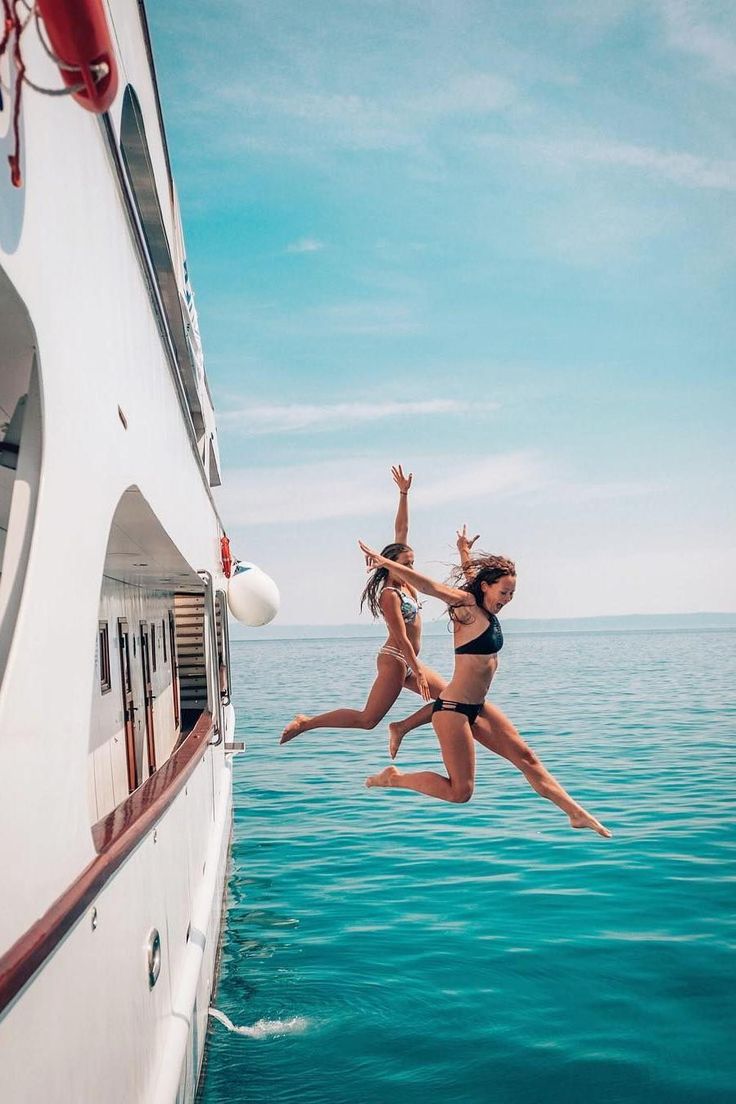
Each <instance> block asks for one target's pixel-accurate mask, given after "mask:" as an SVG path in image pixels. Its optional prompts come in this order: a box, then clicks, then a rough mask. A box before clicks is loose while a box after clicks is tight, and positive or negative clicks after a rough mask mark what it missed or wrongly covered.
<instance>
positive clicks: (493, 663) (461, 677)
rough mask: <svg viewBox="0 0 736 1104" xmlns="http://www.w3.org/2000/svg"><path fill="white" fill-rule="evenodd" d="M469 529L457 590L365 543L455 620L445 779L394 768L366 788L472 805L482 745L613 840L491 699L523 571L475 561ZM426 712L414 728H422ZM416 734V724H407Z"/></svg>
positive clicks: (371, 561)
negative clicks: (507, 615)
mask: <svg viewBox="0 0 736 1104" xmlns="http://www.w3.org/2000/svg"><path fill="white" fill-rule="evenodd" d="M472 543H474V542H472V541H468V538H467V534H466V530H465V528H464V527H463V530H462V533H458V549H459V550H460V557H461V563H460V567H459V568H457V569H456V571H455V576H454V581H455V582H456V583H457V584H458V585H456V586H447V585H445V584H444V583H437V582H435V581H434V580H433V579H430V578H428V577H427V576H426V575H420V574H419V573H418V572H416V571H414V570H413V569H412V567H411V566H410V565H408V564H406V563H401V562H396V563H391V562H390V561H389V560H387V559H386V557H385V556H383V555H382V554H381V553H379V552H376V551H374V549H372V548H370V547H369V546H368V545H366V544H364V543H363V542H362V541H359V542H358V544H359V545H360V548H361V549H362V551H363V553H364V554H365V557H366V562H367V564H368V569H369V571H373V572H375V570H376V569H377V568H378V569H380V568H386V569H390V571H391V574H392V576H393V578H395V579H397V580H398V581H399V583H403V584H404V585H405V586H410V587H412V589H413V590H414V591H420V592H421V593H423V594H428V595H430V596H431V597H433V598H439V599H440V601H442V602H445V603H446V605H447V607H448V612H449V614H450V618H451V620H452V627H453V632H454V638H455V640H454V642H455V669H454V671H453V675H452V678H451V680H450V682H449V683H448V685H447V686H445V687H444V688H443V689H442V690H441V691H440V693H439V694H438V695H437V697H436V699H435V702H434V705H433V706H432V724H433V726H434V730H435V733H436V735H437V739H438V740H439V744H440V749H441V751H442V759H443V761H444V764H445V770H446V771H447V773H446V774H445V775H441V774H437V773H436V772H435V771H414V772H408V773H402V772H401V771H399V770H398V768H397V767H394V766H389V767H386V768H385V769H384V770H382V771H380V772H379V773H378V774H374V775H371V777H370V778H367V779H366V785H367V786H369V787H371V786H380V787H389V788H397V789H405V790H415V791H416V792H418V793H422V794H426V795H427V796H429V797H437V798H439V799H440V800H442V801H452V802H465V801H470V798H471V797H472V796H473V788H474V785H475V743H474V741H476V740H477V741H478V742H479V743H481V744H483V745H484V746H485V747H487V748H488V749H489V750H490V751H494V752H495V753H496V754H498V755H502V756H503V757H504V758H507V759H509V760H510V761H511V762H512V763H513V764H514V766H516V767H517V768H518V769H519V770H520V771H521V772H522V773H523V774H524V776H525V777H526V779H527V781H528V782H529V783H530V785H531V786H532V787H533V788H534V789H535V790H536V791H537V793H539V794H540V795H541V796H542V797H546V798H547V799H548V800H550V801H552V802H553V803H554V804H555V805H557V806H558V807H559V808H560V809H562V810H563V812H565V813H566V814H567V816H568V818H569V820H570V824H571V825H572V827H573V828H589V829H591V830H592V831H593V832H597V833H598V835H600V836H604V837H606V838H608V837H610V835H611V833H610V832H609V831H608V829H607V828H605V827H604V826H603V825H602V824H601V823H600V821H598V820H596V818H595V817H594V816H592V815H591V814H590V813H589V812H587V811H586V810H585V809H584V808H583V807H582V806H581V805H578V803H577V802H576V801H574V800H573V798H571V797H570V795H569V794H568V793H567V792H566V791H565V790H564V789H563V788H562V786H560V784H559V783H558V782H557V781H556V780H555V779H554V778H553V776H552V775H551V774H550V773H549V771H548V770H546V768H545V767H544V765H543V764H542V762H541V761H540V760H539V759H538V757H537V756H536V755H535V754H534V752H533V751H532V750H531V748H529V747H528V746H527V745H526V744H525V743H524V741H523V740H522V739H521V737H520V736H519V733H518V732H517V731H516V729H515V728H514V727H513V725H512V724H511V723H510V721H508V720H507V718H506V717H504V715H503V713H501V711H500V709H497V708H496V707H495V706H491V705H489V704H488V703H487V702H486V701H485V697H486V694H487V693H488V690H489V687H490V685H491V680H492V679H493V676H494V674H495V672H496V668H497V666H498V653H499V652H500V650H501V648H502V647H503V634H502V632H501V626H500V624H499V621H498V617H497V616H496V615H497V614H498V613H500V611H501V610H502V609H503V608H504V606H506V605H507V604H508V603H509V602H510V601H511V599H512V598H513V597H514V591H515V589H516V568H515V566H514V564H513V563H512V561H511V560H507V559H506V558H505V557H503V556H484V555H479V556H476V557H471V555H470V547H471V546H472ZM422 713H423V711H420V714H418V715H417V716H416V717H415V718H413V723H412V727H416V725H417V724H421V723H423V722H422V719H421V714H422ZM404 731H408V726H406V725H405V726H404Z"/></svg>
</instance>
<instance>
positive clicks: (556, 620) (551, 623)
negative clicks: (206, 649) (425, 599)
mask: <svg viewBox="0 0 736 1104" xmlns="http://www.w3.org/2000/svg"><path fill="white" fill-rule="evenodd" d="M657 629H659V630H661V631H667V630H673V631H674V630H676V629H684V630H686V629H690V630H695V629H736V613H649V614H647V613H631V614H624V615H610V616H605V617H551V618H518V617H517V618H515V617H507V618H504V620H503V630H504V632H505V633H509V634H510V635H511V634H513V633H562V632H571V633H572V632H647V631H649V632H651V631H653V630H657ZM446 632H447V622H446V620H445V619H444V618H442V619H440V620H437V621H429V620H425V622H424V633H425V635H429V636H437V635H438V634H440V633H446ZM230 635H231V638H232V639H233V640H317V639H322V640H325V639H331V638H335V637H358V638H360V637H380V636H385V630H384V629H383V628H382V626H381V624H380V623H379V622H375V623H372V624H365V625H359V624H348V625H280V624H279V623H278V621H276V623H275V624H273V625H264V626H263V628H260V629H246V628H244V627H243V626H242V625H236V624H232V625H231V628H230Z"/></svg>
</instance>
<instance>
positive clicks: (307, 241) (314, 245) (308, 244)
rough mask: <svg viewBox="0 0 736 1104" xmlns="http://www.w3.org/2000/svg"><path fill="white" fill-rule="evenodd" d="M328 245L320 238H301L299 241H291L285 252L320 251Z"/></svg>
mask: <svg viewBox="0 0 736 1104" xmlns="http://www.w3.org/2000/svg"><path fill="white" fill-rule="evenodd" d="M326 248H327V247H326V245H325V243H324V242H323V241H320V240H319V238H299V239H298V240H297V241H293V242H291V243H290V244H289V245H287V247H286V249H285V250H284V252H285V253H319V251H320V250H321V249H326Z"/></svg>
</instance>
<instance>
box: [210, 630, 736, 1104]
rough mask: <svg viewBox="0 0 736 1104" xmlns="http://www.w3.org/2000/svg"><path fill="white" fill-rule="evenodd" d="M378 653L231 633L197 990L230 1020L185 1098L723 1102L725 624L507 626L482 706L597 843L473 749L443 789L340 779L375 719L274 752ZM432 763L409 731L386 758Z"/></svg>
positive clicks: (727, 746) (443, 644)
mask: <svg viewBox="0 0 736 1104" xmlns="http://www.w3.org/2000/svg"><path fill="white" fill-rule="evenodd" d="M379 643H380V641H378V640H376V641H373V640H364V639H357V640H356V639H348V640H300V641H263V642H259V643H237V644H234V645H233V667H234V675H235V683H236V687H235V705H236V708H237V710H238V724H239V728H240V730H241V734H242V735H243V736H244V737H245V738H246V739H247V742H248V750H247V754H245V755H242V756H240V757H239V758H238V759H237V760H236V765H235V793H234V800H235V812H234V828H233V848H232V870H231V878H230V886H229V891H228V898H227V919H226V929H225V935H224V943H223V950H222V961H221V973H220V981H219V987H218V991H217V997H216V1004H217V1006H218V1007H219V1008H220V1009H221V1010H222V1011H223V1012H225V1013H226V1014H227V1015H228V1016H229V1017H230V1019H231V1020H232V1021H233V1022H234V1023H236V1024H239V1025H248V1026H251V1027H253V1029H254V1030H253V1033H252V1035H251V1036H242V1035H236V1034H232V1033H230V1032H228V1031H227V1030H226V1029H225V1028H224V1027H223V1026H222V1025H221V1024H219V1023H216V1022H213V1023H212V1026H211V1029H210V1033H209V1048H208V1056H207V1063H206V1072H205V1079H204V1083H203V1087H202V1092H201V1101H202V1102H203V1104H215V1102H218V1104H220V1102H222V1104H237V1102H240V1101H243V1102H246V1101H252V1102H258V1104H260V1102H266V1101H268V1102H271V1104H286V1102H291V1101H294V1102H296V1101H299V1102H302V1104H312V1102H313V1104H342V1102H347V1101H351V1102H366V1104H368V1102H370V1104H373V1102H376V1104H383V1102H386V1104H389V1102H393V1101H400V1102H401V1104H428V1102H434V1101H458V1102H466V1104H532V1102H545V1104H558V1102H559V1104H562V1102H569V1101H577V1100H585V1101H591V1102H596V1104H599V1102H614V1101H615V1102H619V1101H621V1102H623V1101H626V1102H630V1104H645V1102H646V1104H653V1102H654V1104H660V1102H661V1104H715V1102H720V1101H724V1102H725V1101H727V1100H728V1101H732V1100H734V1099H736V1045H735V1044H734V1039H735V1038H736V1033H735V1032H734V1027H735V1026H736V1015H735V1009H736V998H735V997H734V989H735V988H736V984H735V983H736V971H735V969H734V953H733V952H734V945H735V943H736V919H735V913H736V908H735V907H734V906H735V905H736V861H735V860H736V832H735V831H734V825H735V822H736V809H735V805H734V781H735V774H736V772H735V771H734V758H735V756H734V735H735V729H736V706H735V704H734V693H733V688H734V687H736V649H735V648H734V645H735V644H736V633H734V632H733V631H731V632H729V631H712V632H708V631H700V632H690V633H686V634H681V633H675V632H637V633H574V634H554V635H553V634H546V635H514V636H508V637H507V642H506V647H505V648H504V650H503V653H502V656H501V665H500V668H499V672H498V675H497V678H496V681H495V682H494V686H493V695H492V696H493V698H494V700H495V701H496V702H497V704H499V705H500V707H501V708H502V709H504V710H505V711H506V712H507V713H508V715H509V716H510V717H511V718H512V719H513V720H514V722H515V723H516V724H517V726H518V727H519V729H520V730H521V732H522V733H523V735H524V736H525V738H526V739H527V740H528V742H529V743H530V744H531V745H532V746H533V747H534V748H535V750H536V751H537V752H538V753H539V754H540V755H541V757H542V759H543V760H544V762H545V764H546V765H547V766H548V768H549V769H550V770H551V771H552V772H553V773H554V774H555V775H556V776H557V777H558V778H559V780H560V781H561V782H562V783H563V784H564V785H565V786H566V787H567V788H568V789H569V790H570V792H571V793H572V794H573V795H574V796H575V797H576V798H577V799H578V800H579V801H581V803H582V804H584V805H586V806H587V807H588V808H590V810H591V811H592V812H594V813H595V814H596V815H597V816H598V817H599V818H600V819H601V820H603V822H604V823H605V824H606V825H608V827H610V828H611V829H612V831H613V832H614V838H613V840H610V841H606V840H603V839H601V838H599V837H598V836H595V835H593V834H592V833H589V832H585V833H582V832H575V831H573V830H572V829H571V828H569V827H568V825H567V820H566V818H565V817H564V815H563V814H561V813H560V812H559V811H558V810H556V809H555V808H554V807H553V806H552V805H550V804H549V803H548V802H545V801H543V800H542V799H540V798H539V797H538V796H537V795H536V794H535V793H534V792H533V791H532V790H531V789H530V788H529V787H528V786H527V784H526V783H525V781H524V780H523V778H522V777H521V775H519V774H517V772H516V771H514V769H513V768H512V767H511V766H510V765H509V764H507V763H506V762H504V761H502V760H500V759H498V758H496V757H495V756H492V755H490V754H488V753H487V752H486V751H484V750H483V749H480V753H479V757H478V781H477V787H476V793H475V796H474V798H473V801H472V802H471V803H470V804H469V805H460V806H451V805H447V804H445V803H443V802H433V801H432V800H431V799H429V798H425V797H422V796H420V795H416V794H410V793H397V792H396V791H377V790H371V791H368V790H366V789H365V788H364V787H363V780H364V777H365V775H366V774H367V773H369V772H372V771H374V770H375V769H376V768H378V767H381V766H383V765H385V764H386V763H387V762H388V761H389V760H388V758H387V754H386V750H385V746H386V745H385V738H386V728H385V725H383V724H382V725H381V726H379V728H377V729H376V730H375V731H373V732H352V733H350V732H343V733H339V732H337V731H334V730H332V731H324V732H315V733H308V734H305V735H304V736H301V737H299V738H297V739H296V740H295V741H293V742H292V743H291V744H289V745H288V747H284V748H280V747H279V746H278V736H279V733H280V731H281V728H282V727H283V725H284V723H285V722H286V721H287V720H289V719H291V717H292V715H293V714H294V713H295V712H296V711H297V710H301V711H305V712H316V711H323V710H325V709H330V708H334V707H336V706H338V705H360V704H362V701H363V699H364V696H365V693H366V690H367V689H368V686H369V684H370V680H371V678H372V673H373V670H374V667H373V663H374V656H375V652H376V649H377V647H378V645H379ZM450 659H451V645H450V641H449V639H448V640H446V639H444V637H436V638H432V637H429V638H428V639H427V641H426V645H425V660H426V662H428V663H430V664H431V665H433V666H435V667H436V668H437V669H438V670H439V671H442V672H446V671H447V670H448V666H449V663H450ZM417 704H418V699H417V698H416V697H415V696H414V695H412V694H409V693H405V694H403V695H402V697H401V699H400V701H399V703H398V705H397V707H396V708H395V710H394V711H392V714H391V716H394V715H395V716H399V715H402V714H405V713H409V712H411V711H412V710H413V709H414V708H415V707H416V705H417ZM438 762H439V756H438V751H437V745H436V742H435V739H434V735H433V732H432V730H431V727H430V728H426V729H423V730H420V731H418V732H416V733H414V734H412V735H410V736H409V737H408V738H407V740H406V741H405V743H404V747H403V748H402V752H401V755H400V758H399V760H398V764H399V766H401V767H405V768H407V769H409V768H412V769H413V768H418V767H430V766H432V765H433V764H435V763H438Z"/></svg>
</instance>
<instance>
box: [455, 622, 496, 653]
mask: <svg viewBox="0 0 736 1104" xmlns="http://www.w3.org/2000/svg"><path fill="white" fill-rule="evenodd" d="M502 648H503V633H502V632H501V626H500V624H499V621H498V618H497V617H496V615H495V613H492V614H491V619H490V621H489V622H488V625H487V627H486V628H485V629H484V630H483V632H482V633H481V634H480V636H475V637H473V639H472V640H469V641H468V643H467V644H461V645H460V647H459V648H456V649H455V655H495V654H496V652H500V651H501V649H502Z"/></svg>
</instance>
